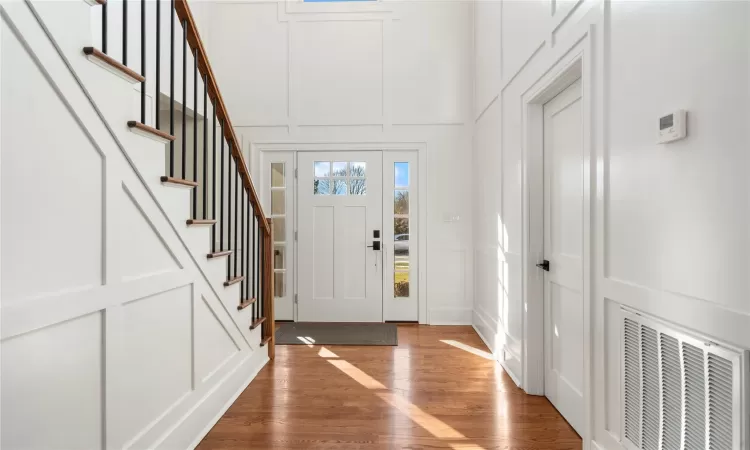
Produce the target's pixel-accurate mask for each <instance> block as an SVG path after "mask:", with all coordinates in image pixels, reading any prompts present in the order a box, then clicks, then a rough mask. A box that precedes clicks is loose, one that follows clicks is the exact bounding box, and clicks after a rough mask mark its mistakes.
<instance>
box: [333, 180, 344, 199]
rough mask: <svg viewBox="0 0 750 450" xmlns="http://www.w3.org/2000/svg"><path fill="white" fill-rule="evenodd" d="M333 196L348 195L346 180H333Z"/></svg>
mask: <svg viewBox="0 0 750 450" xmlns="http://www.w3.org/2000/svg"><path fill="white" fill-rule="evenodd" d="M333 195H346V180H333Z"/></svg>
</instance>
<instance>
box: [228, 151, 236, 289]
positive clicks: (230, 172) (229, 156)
mask: <svg viewBox="0 0 750 450" xmlns="http://www.w3.org/2000/svg"><path fill="white" fill-rule="evenodd" d="M227 144H228V145H229V155H227V158H228V160H227V248H229V247H230V246H231V245H232V143H231V142H228V143H227ZM232 250H233V251H234V254H235V255H236V254H237V247H234V248H233V249H232ZM231 275H232V256H231V255H230V256H229V257H228V258H227V280H229V279H230V278H231Z"/></svg>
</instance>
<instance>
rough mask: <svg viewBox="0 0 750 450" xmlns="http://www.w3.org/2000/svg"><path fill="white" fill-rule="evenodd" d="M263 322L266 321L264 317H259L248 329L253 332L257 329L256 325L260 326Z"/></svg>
mask: <svg viewBox="0 0 750 450" xmlns="http://www.w3.org/2000/svg"><path fill="white" fill-rule="evenodd" d="M265 321H266V318H265V317H259V318H257V319H255V322H253V324H252V325H250V329H251V330H254V329H256V328H258V325H260V324H262V323H263V322H265Z"/></svg>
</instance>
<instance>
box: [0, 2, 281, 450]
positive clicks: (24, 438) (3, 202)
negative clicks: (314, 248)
mask: <svg viewBox="0 0 750 450" xmlns="http://www.w3.org/2000/svg"><path fill="white" fill-rule="evenodd" d="M90 9H91V6H89V5H88V4H87V3H85V2H83V1H80V0H72V1H67V2H64V1H31V2H16V1H12V2H0V98H1V99H2V101H1V102H0V130H2V133H1V134H0V160H1V161H2V165H1V167H0V216H1V220H0V227H1V230H2V232H1V233H0V263H1V267H0V312H1V315H0V352H1V359H0V367H1V368H2V373H1V374H0V380H1V381H0V383H1V386H0V387H1V388H2V398H1V399H0V410H1V411H2V417H1V418H0V419H1V420H0V423H1V425H2V428H1V429H0V446H1V447H2V448H7V449H44V448H65V449H71V450H73V449H75V450H77V449H80V450H92V449H98V448H134V449H140V448H157V447H158V448H165V449H185V448H190V447H191V446H194V445H196V444H197V443H198V442H199V440H200V439H201V438H202V437H203V435H204V434H205V433H206V432H207V431H208V429H209V428H210V426H212V425H213V423H214V422H215V421H216V420H217V419H218V418H219V417H220V416H221V414H222V413H223V412H224V411H225V410H226V408H227V407H228V406H229V405H230V404H231V401H232V400H233V399H234V398H236V396H237V395H239V393H240V392H241V391H242V390H243V389H244V388H245V387H246V386H247V384H248V383H249V382H250V380H251V379H252V378H253V377H254V376H255V374H256V373H257V371H258V370H259V369H260V368H261V367H262V366H263V365H264V364H265V363H266V362H267V361H268V355H267V351H266V348H262V347H260V346H259V343H260V328H257V329H256V330H253V331H251V330H250V329H249V326H248V325H249V323H250V322H251V316H250V314H251V310H250V309H249V308H248V309H245V310H243V311H237V304H238V303H239V300H240V297H239V295H240V293H239V285H238V284H236V285H233V286H230V287H228V288H225V287H224V286H223V282H224V281H225V280H226V273H225V271H226V261H225V260H223V259H218V260H215V261H210V260H207V258H206V254H207V253H208V252H209V251H210V250H209V249H210V230H209V228H206V227H201V228H188V227H187V226H186V224H185V220H186V219H188V218H189V217H190V191H189V190H186V189H178V188H174V187H165V186H162V185H161V183H160V181H159V177H160V176H161V175H163V174H164V173H165V172H164V169H165V167H164V166H165V165H164V153H163V152H164V151H165V150H164V146H163V144H161V143H158V142H155V141H153V140H151V139H147V138H145V137H143V136H140V135H136V134H135V133H132V132H130V131H128V128H127V126H126V122H127V121H128V120H132V119H133V118H134V116H135V115H136V114H137V112H138V107H137V105H136V104H134V103H133V102H132V101H131V100H132V99H133V87H132V86H131V85H130V84H129V83H128V82H126V81H124V80H123V79H121V78H120V77H118V76H116V75H114V74H112V73H110V72H109V71H107V70H105V69H103V68H101V67H99V66H97V65H95V64H93V63H92V62H90V61H89V60H88V59H87V58H86V57H85V56H84V55H83V52H82V51H81V49H82V48H83V47H84V46H87V45H91V44H92V42H91V37H90V32H89V31H90V17H91V16H90Z"/></svg>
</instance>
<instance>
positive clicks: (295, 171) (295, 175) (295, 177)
mask: <svg viewBox="0 0 750 450" xmlns="http://www.w3.org/2000/svg"><path fill="white" fill-rule="evenodd" d="M294 179H295V180H296V179H297V168H296V167H295V168H294Z"/></svg>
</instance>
